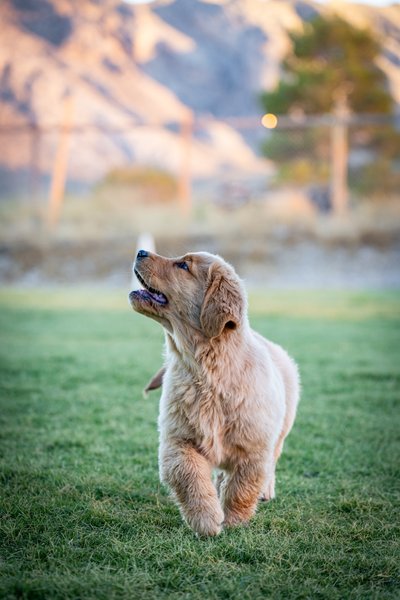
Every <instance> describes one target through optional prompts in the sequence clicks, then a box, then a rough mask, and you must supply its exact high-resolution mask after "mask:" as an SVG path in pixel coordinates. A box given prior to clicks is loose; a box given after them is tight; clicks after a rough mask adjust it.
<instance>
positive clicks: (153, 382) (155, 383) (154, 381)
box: [143, 367, 165, 397]
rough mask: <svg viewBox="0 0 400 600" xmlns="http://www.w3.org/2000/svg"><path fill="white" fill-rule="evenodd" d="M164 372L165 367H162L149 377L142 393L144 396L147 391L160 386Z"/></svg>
mask: <svg viewBox="0 0 400 600" xmlns="http://www.w3.org/2000/svg"><path fill="white" fill-rule="evenodd" d="M164 373H165V367H162V368H161V369H160V370H159V371H157V373H156V374H155V375H154V376H153V377H152V378H151V379H150V381H149V383H148V384H147V385H146V387H145V388H144V390H143V394H144V396H145V397H146V396H147V394H148V392H150V391H151V390H157V389H158V388H160V387H161V386H162V382H163V377H164Z"/></svg>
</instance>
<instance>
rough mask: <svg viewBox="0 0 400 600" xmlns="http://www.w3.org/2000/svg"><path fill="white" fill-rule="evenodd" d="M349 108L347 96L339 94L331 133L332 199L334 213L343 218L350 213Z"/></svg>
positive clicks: (336, 99)
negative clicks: (347, 121) (348, 169)
mask: <svg viewBox="0 0 400 600" xmlns="http://www.w3.org/2000/svg"><path fill="white" fill-rule="evenodd" d="M347 117H348V106H347V99H346V94H344V93H338V94H337V96H336V98H335V107H334V121H333V124H332V131H331V152H332V174H331V198H332V208H333V212H334V213H335V214H336V215H338V216H343V215H345V214H346V213H347V211H348V184H347V167H348V140H347V137H348V127H347V124H346V119H347Z"/></svg>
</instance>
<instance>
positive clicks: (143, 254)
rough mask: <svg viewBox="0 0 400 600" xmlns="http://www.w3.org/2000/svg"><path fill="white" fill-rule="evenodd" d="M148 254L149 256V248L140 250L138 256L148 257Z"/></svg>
mask: <svg viewBox="0 0 400 600" xmlns="http://www.w3.org/2000/svg"><path fill="white" fill-rule="evenodd" d="M146 256H149V253H148V252H147V250H139V252H138V253H137V257H136V258H146Z"/></svg>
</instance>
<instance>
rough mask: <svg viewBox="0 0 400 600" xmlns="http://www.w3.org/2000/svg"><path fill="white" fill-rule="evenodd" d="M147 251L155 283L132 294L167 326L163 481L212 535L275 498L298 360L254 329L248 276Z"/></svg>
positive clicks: (201, 257)
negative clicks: (244, 280)
mask: <svg viewBox="0 0 400 600" xmlns="http://www.w3.org/2000/svg"><path fill="white" fill-rule="evenodd" d="M142 254H143V255H142V256H140V253H139V255H138V258H137V260H136V262H135V271H136V273H137V274H138V276H139V278H140V280H141V283H142V284H143V285H144V287H145V288H146V289H147V290H149V291H145V290H139V291H134V292H131V293H130V296H129V298H130V302H131V305H132V307H133V308H134V310H136V311H137V312H139V313H142V314H144V315H146V316H148V317H151V318H153V319H155V320H156V321H158V322H159V323H161V325H163V327H164V329H165V334H166V359H165V366H164V368H163V369H162V370H161V371H160V372H158V373H157V374H156V375H155V377H154V378H153V380H152V381H151V382H150V383H149V385H148V387H147V389H154V388H156V387H159V385H161V382H162V386H163V390H162V395H161V401H160V416H159V432H160V450H159V465H160V476H161V480H162V481H163V482H165V483H166V484H167V485H168V486H169V487H170V489H171V490H172V492H173V494H174V496H175V498H176V501H177V503H178V505H179V508H180V510H181V513H182V515H183V517H184V519H185V520H186V521H187V523H188V524H189V525H190V526H191V527H192V528H193V529H194V531H195V532H197V533H198V534H200V535H216V534H218V533H220V531H221V528H222V527H223V525H227V526H229V525H235V524H239V523H243V522H246V521H247V520H248V519H250V517H251V516H252V515H253V514H254V512H255V510H256V507H257V502H258V500H259V499H260V498H262V499H265V500H269V499H271V498H273V497H274V494H275V466H276V462H277V460H278V458H279V456H280V454H281V452H282V446H283V441H284V439H285V437H286V436H287V434H288V433H289V431H290V429H291V427H292V425H293V421H294V418H295V415H296V407H297V403H298V400H299V375H298V371H297V367H296V365H295V363H294V362H293V360H292V359H291V358H290V357H289V356H288V354H287V353H286V352H285V351H284V350H283V349H282V348H281V347H280V346H277V345H276V344H273V343H272V342H270V341H268V340H266V339H265V338H263V337H262V336H261V335H259V334H258V333H256V332H255V331H253V330H252V329H251V328H250V325H249V321H248V317H247V299H246V293H245V290H244V287H243V284H242V282H241V281H240V279H239V278H238V276H237V275H236V273H235V271H234V269H233V268H232V267H231V266H230V265H228V264H227V263H226V262H225V261H224V260H223V259H222V258H220V257H219V256H214V255H212V254H208V253H206V252H199V253H191V254H188V255H186V256H184V257H181V258H174V259H173V258H164V257H162V256H159V255H157V254H151V253H142ZM161 293H162V294H161ZM164 295H165V296H164ZM213 469H218V470H219V475H218V477H217V479H216V481H215V484H214V483H213V480H212V472H213Z"/></svg>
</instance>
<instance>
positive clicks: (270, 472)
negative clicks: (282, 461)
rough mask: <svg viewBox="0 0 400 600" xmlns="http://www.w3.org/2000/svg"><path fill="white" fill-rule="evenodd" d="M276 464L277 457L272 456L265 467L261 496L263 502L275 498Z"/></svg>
mask: <svg viewBox="0 0 400 600" xmlns="http://www.w3.org/2000/svg"><path fill="white" fill-rule="evenodd" d="M275 465H276V462H275V459H274V458H273V457H272V456H270V457H269V459H268V460H267V462H266V464H265V467H264V468H265V470H264V473H265V475H264V484H263V487H262V492H261V496H260V498H259V499H260V500H261V502H268V501H269V500H273V499H274V498H275Z"/></svg>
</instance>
